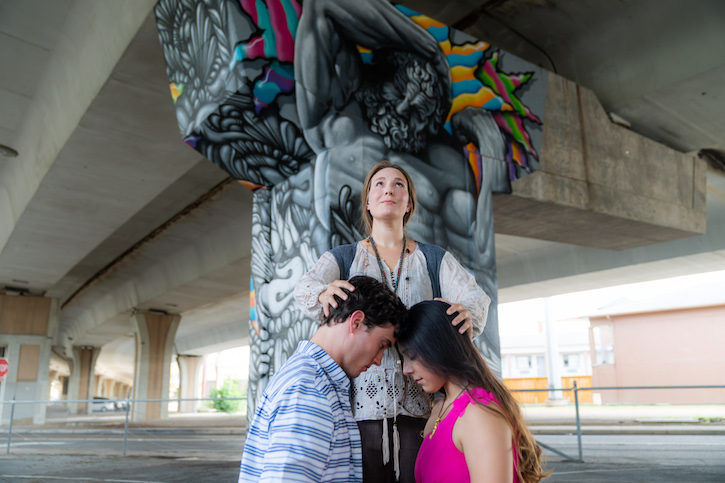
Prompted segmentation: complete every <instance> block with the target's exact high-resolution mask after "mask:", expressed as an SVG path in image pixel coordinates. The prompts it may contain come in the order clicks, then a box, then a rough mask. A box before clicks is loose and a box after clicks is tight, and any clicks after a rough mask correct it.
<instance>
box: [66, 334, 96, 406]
mask: <svg viewBox="0 0 725 483" xmlns="http://www.w3.org/2000/svg"><path fill="white" fill-rule="evenodd" d="M100 353H101V348H100V347H92V346H76V347H73V359H72V361H71V363H70V378H69V381H68V399H69V400H71V401H76V400H83V399H93V390H94V382H95V367H96V359H98V354H100ZM92 410H93V406H92V405H91V404H88V403H73V402H71V403H68V412H69V413H70V414H91V412H92Z"/></svg>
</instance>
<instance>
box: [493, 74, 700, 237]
mask: <svg viewBox="0 0 725 483" xmlns="http://www.w3.org/2000/svg"><path fill="white" fill-rule="evenodd" d="M545 112H546V116H545V119H544V129H543V137H542V146H541V156H540V165H539V169H538V171H536V172H535V173H532V174H530V175H528V176H525V177H523V178H521V179H518V180H516V181H514V182H513V183H512V188H513V193H512V194H510V195H499V196H495V197H494V219H495V225H496V232H497V233H503V234H507V235H517V236H523V237H528V238H538V239H542V240H549V241H556V242H562V243H567V244H575V245H582V246H588V247H594V248H606V249H614V250H624V249H629V248H635V247H640V246H645V245H650V244H653V243H659V242H664V241H670V240H676V239H680V238H685V237H690V236H695V235H701V234H703V233H705V226H706V211H705V199H706V184H707V166H706V164H705V163H704V162H703V161H702V160H700V159H698V158H696V157H695V156H692V155H687V154H682V153H679V152H677V151H675V150H673V149H670V148H668V147H666V146H664V145H661V144H659V143H656V142H654V141H652V140H649V139H647V138H644V137H642V136H640V135H638V134H636V133H634V132H632V131H629V130H628V129H626V128H623V127H620V126H618V125H616V124H613V123H612V122H611V121H610V120H609V117H608V116H607V114H606V113H605V112H604V110H603V109H602V106H601V104H599V101H598V100H597V99H596V97H595V96H594V94H593V93H592V92H591V91H589V90H587V89H585V88H583V87H581V86H578V85H576V84H574V83H573V82H571V81H568V80H566V79H564V78H563V77H560V76H557V75H555V74H551V73H550V74H549V81H548V91H547V98H546V111H545Z"/></svg>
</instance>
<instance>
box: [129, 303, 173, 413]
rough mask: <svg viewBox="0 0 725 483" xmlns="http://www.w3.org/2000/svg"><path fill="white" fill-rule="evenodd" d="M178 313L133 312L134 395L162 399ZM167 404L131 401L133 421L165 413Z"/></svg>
mask: <svg viewBox="0 0 725 483" xmlns="http://www.w3.org/2000/svg"><path fill="white" fill-rule="evenodd" d="M180 320H181V316H180V315H177V314H165V313H156V312H140V311H139V312H136V313H135V314H134V315H133V316H132V318H131V323H132V324H133V325H134V326H135V328H136V367H135V374H134V384H133V386H134V387H133V388H134V398H135V399H166V398H168V397H169V378H170V368H171V356H172V355H173V348H174V337H175V336H176V329H177V328H178V327H179V321H180ZM168 412H169V410H168V404H167V403H159V402H141V403H136V404H134V405H133V420H134V421H150V420H154V419H163V418H166V417H167V416H168Z"/></svg>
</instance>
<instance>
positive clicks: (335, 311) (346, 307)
mask: <svg viewBox="0 0 725 483" xmlns="http://www.w3.org/2000/svg"><path fill="white" fill-rule="evenodd" d="M348 281H349V282H350V283H351V284H352V285H353V286H354V287H355V290H353V291H352V292H350V291H348V290H345V289H343V290H344V291H345V293H346V294H347V300H342V299H340V297H338V296H337V295H336V296H335V301H336V302H337V307H332V306H331V307H330V315H329V316H327V317H325V318H324V319H323V320H322V324H323V325H335V324H338V323H340V322H343V321H345V320H346V319H347V318H348V317H350V315H351V314H352V313H353V312H355V311H356V310H362V311H363V313H364V314H365V321H364V322H365V325H366V326H367V327H368V328H370V327H382V326H386V325H388V324H392V325H394V326H395V327H396V332H397V330H400V328H401V327H402V326H404V325H405V322H406V320H407V318H408V309H406V308H405V305H404V304H403V302H401V300H400V299H399V298H398V296H397V295H395V294H394V293H393V292H392V291H391V290H390V289H389V288H388V286H387V285H386V284H384V283H382V282H379V281H378V280H375V279H374V278H372V277H367V276H364V275H361V276H358V277H353V278H351V279H350V280H348Z"/></svg>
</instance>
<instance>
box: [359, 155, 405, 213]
mask: <svg viewBox="0 0 725 483" xmlns="http://www.w3.org/2000/svg"><path fill="white" fill-rule="evenodd" d="M366 208H367V209H368V210H369V211H370V214H371V215H372V217H373V219H374V220H376V221H396V220H398V219H399V220H400V221H401V223H402V220H403V217H404V216H405V214H406V213H407V212H408V211H410V198H409V196H408V183H407V181H406V180H405V176H403V173H401V172H400V171H398V170H397V169H395V168H385V169H381V170H380V171H378V172H377V173H375V175H374V176H373V178H372V180H371V183H370V193H369V194H368V203H367V206H366Z"/></svg>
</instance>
